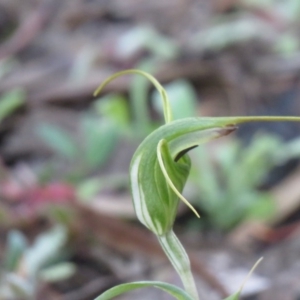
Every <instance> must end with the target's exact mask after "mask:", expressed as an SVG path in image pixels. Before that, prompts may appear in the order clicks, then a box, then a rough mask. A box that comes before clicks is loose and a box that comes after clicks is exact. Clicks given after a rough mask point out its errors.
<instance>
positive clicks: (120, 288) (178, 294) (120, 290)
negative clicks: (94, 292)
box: [95, 281, 194, 300]
mask: <svg viewBox="0 0 300 300" xmlns="http://www.w3.org/2000/svg"><path fill="white" fill-rule="evenodd" d="M143 287H154V288H158V289H161V290H163V291H165V292H167V293H168V294H170V295H172V296H173V297H174V298H175V299H177V300H194V299H193V298H192V297H191V296H190V295H189V294H188V293H187V292H185V291H184V290H182V289H180V288H178V287H177V286H175V285H172V284H168V283H164V282H159V281H139V282H131V283H124V284H120V285H117V286H115V287H113V288H111V289H109V290H107V291H106V292H104V293H103V294H102V295H100V296H99V297H97V298H96V299H95V300H109V299H113V298H114V297H116V296H119V295H121V294H124V293H127V292H130V291H133V290H136V289H140V288H143Z"/></svg>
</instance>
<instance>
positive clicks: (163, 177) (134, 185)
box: [94, 70, 300, 300]
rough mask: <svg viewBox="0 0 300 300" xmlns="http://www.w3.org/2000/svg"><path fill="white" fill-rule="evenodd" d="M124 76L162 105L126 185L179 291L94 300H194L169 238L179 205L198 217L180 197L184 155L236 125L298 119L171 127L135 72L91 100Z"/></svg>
mask: <svg viewBox="0 0 300 300" xmlns="http://www.w3.org/2000/svg"><path fill="white" fill-rule="evenodd" d="M125 74H139V75H142V76H145V77H146V78H148V79H149V80H150V81H151V82H152V83H153V85H154V86H155V88H156V89H157V90H158V92H159V94H160V96H161V98H162V101H163V111H164V118H165V122H166V124H165V125H163V126H161V127H159V128H158V129H156V130H155V131H153V132H152V133H151V134H149V135H148V136H147V137H146V138H145V140H144V141H143V142H142V143H141V144H140V146H139V147H138V149H137V150H136V152H135V154H134V155H133V158H132V161H131V164H130V183H131V191H132V196H133V205H134V208H135V211H136V214H137V217H138V219H139V220H140V222H141V223H142V224H144V225H145V226H146V227H147V228H148V229H149V230H151V231H152V232H153V233H154V234H155V235H156V236H157V238H158V241H159V243H160V244H161V246H162V249H163V250H164V252H165V253H166V255H167V257H168V258H169V260H170V261H171V263H172V265H173V267H174V268H175V270H176V271H177V273H178V274H179V276H180V278H181V280H182V282H183V286H184V290H182V289H180V288H178V287H176V286H174V285H170V284H167V283H163V282H151V281H150V282H148V281H146V282H145V281H143V282H132V283H125V284H121V285H119V286H116V287H113V288H111V289H110V290H108V291H106V292H104V293H103V294H102V295H100V296H99V297H98V298H96V300H106V299H111V298H113V297H115V296H118V295H120V294H122V293H125V292H128V291H131V290H134V289H137V288H142V287H146V286H152V287H156V288H160V289H162V290H164V291H166V292H168V293H169V294H171V295H172V296H174V297H175V298H176V299H181V300H198V299H199V297H198V292H197V288H196V284H195V281H194V278H193V274H192V272H191V267H190V262H189V258H188V256H187V254H186V252H185V249H184V247H183V246H182V245H181V243H180V241H179V240H178V238H177V237H176V235H175V233H174V232H173V224H174V221H175V218H176V213H177V207H178V204H179V201H180V200H182V201H183V202H184V203H185V204H186V205H187V206H188V207H190V208H191V209H192V211H194V213H195V214H196V215H197V216H198V217H199V215H198V213H197V211H196V210H195V209H194V208H193V206H192V205H191V204H190V203H189V202H188V201H187V200H186V199H185V198H184V197H183V196H182V194H181V193H182V190H183V188H184V186H185V183H186V180H187V178H188V176H189V173H190V168H191V161H190V158H189V156H188V154H187V152H188V151H190V150H191V149H193V148H195V147H197V146H198V145H199V144H202V143H205V142H208V141H210V140H213V139H215V138H218V137H221V136H224V135H227V134H229V133H231V132H232V131H234V130H236V128H237V127H236V125H237V124H239V123H245V122H253V121H300V117H269V116H261V117H221V118H197V117H193V118H183V119H179V120H175V121H173V117H172V111H171V107H170V104H169V99H168V95H167V93H166V91H165V89H164V88H163V87H162V86H161V85H160V83H159V82H158V81H157V80H156V79H155V78H154V77H152V76H151V75H150V74H148V73H145V72H143V71H140V70H126V71H121V72H119V73H116V74H114V75H112V76H111V77H109V78H108V79H107V80H106V81H104V82H103V83H102V84H101V85H100V86H99V88H98V89H97V90H96V92H95V94H94V95H97V94H98V93H99V92H100V91H101V89H102V88H103V87H104V86H105V85H106V84H108V83H109V82H110V81H112V80H114V79H115V78H117V77H119V76H121V75H125ZM240 293H241V288H240V289H239V291H238V292H237V293H235V294H234V295H232V296H230V297H229V298H226V299H227V300H236V299H239V295H240Z"/></svg>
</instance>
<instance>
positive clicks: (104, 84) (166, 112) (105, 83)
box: [94, 69, 173, 123]
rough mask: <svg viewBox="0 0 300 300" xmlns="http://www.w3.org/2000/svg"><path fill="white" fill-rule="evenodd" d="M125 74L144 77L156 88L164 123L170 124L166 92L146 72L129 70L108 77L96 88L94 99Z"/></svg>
mask: <svg viewBox="0 0 300 300" xmlns="http://www.w3.org/2000/svg"><path fill="white" fill-rule="evenodd" d="M126 74H139V75H142V76H144V77H146V78H147V79H149V80H150V81H151V82H152V84H153V85H154V86H155V87H156V89H157V91H158V92H159V94H160V96H161V98H162V102H163V110H164V118H165V122H166V123H169V122H171V121H172V119H173V116H172V110H171V106H170V101H169V98H168V95H167V92H166V90H165V89H164V88H163V86H162V85H161V84H160V83H159V82H158V81H157V80H156V79H155V78H154V77H153V76H152V75H150V74H148V73H146V72H143V71H141V70H137V69H130V70H125V71H120V72H117V73H115V74H113V75H112V76H110V77H108V78H107V79H106V80H104V81H103V83H102V84H100V85H99V86H98V88H97V89H96V91H95V92H94V97H95V96H97V95H99V93H100V92H101V90H102V89H103V88H104V87H105V86H106V85H107V84H109V83H110V82H111V81H112V80H114V79H116V78H117V77H119V76H122V75H126Z"/></svg>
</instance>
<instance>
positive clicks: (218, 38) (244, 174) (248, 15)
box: [0, 0, 300, 300]
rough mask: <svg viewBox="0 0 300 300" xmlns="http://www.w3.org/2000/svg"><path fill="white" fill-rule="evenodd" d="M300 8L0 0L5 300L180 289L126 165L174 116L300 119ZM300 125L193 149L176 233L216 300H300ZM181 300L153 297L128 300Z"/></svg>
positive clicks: (262, 127) (254, 2)
mask: <svg viewBox="0 0 300 300" xmlns="http://www.w3.org/2000/svg"><path fill="white" fill-rule="evenodd" d="M299 16H300V1H299V0H285V1H283V0H281V1H280V0H260V1H258V0H240V1H239V0H213V1H205V0H164V1H159V0H152V1H147V0H126V1H124V0H64V1H59V0H14V1H11V0H0V258H1V260H0V261H1V263H0V299H1V300H2V299H3V300H10V299H11V300H15V299H45V300H47V299H55V300H56V299H57V300H88V299H93V298H94V297H96V296H97V295H99V294H100V293H101V292H103V291H104V290H106V289H108V288H110V287H112V286H113V285H116V284H119V283H122V282H129V281H133V280H161V281H167V282H170V283H173V284H178V285H181V283H180V280H179V278H178V277H177V275H176V274H175V271H173V270H172V268H171V266H170V264H169V262H168V261H167V259H166V258H165V256H164V253H163V252H162V251H161V250H160V247H159V245H158V243H157V241H156V239H155V237H154V236H153V235H152V234H151V233H150V232H148V231H147V230H146V229H145V228H144V227H142V226H141V225H140V224H139V223H138V222H137V220H136V217H135V214H134V211H133V207H132V203H131V196H130V191H129V189H128V167H129V163H130V159H131V157H132V155H133V153H134V151H135V149H136V147H137V146H138V145H139V143H140V142H141V141H142V140H143V139H144V138H145V137H146V136H147V135H148V134H149V133H150V132H151V131H152V130H154V129H155V128H157V127H158V126H160V125H162V124H163V116H162V108H161V103H160V99H159V97H158V95H157V93H156V92H155V91H154V89H153V87H152V86H151V85H150V83H149V82H148V81H147V80H145V79H144V78H141V77H138V76H125V77H122V78H119V79H117V80H115V81H113V82H111V83H110V84H109V85H108V86H106V87H105V89H104V90H103V92H102V93H101V95H100V96H99V97H93V96H92V94H93V92H94V90H95V89H96V87H97V86H98V85H99V84H100V83H101V82H103V80H104V79H106V78H107V77H108V76H109V75H111V74H113V73H114V72H116V71H120V70H124V69H128V68H139V69H142V70H145V71H147V72H150V73H151V74H153V75H154V76H155V77H156V78H157V79H158V80H159V81H160V82H161V83H162V84H163V85H164V86H165V88H166V89H167V91H168V93H169V97H170V99H171V104H172V107H173V110H174V116H175V118H176V119H178V118H184V117H188V116H234V115H282V116H283V115H296V116H299V115H300V102H299V86H300V85H299V83H300V22H299ZM299 133H300V126H299V124H297V123H268V124H263V123H256V124H251V125H243V126H240V128H239V130H238V131H237V132H236V133H235V134H231V135H230V136H227V137H226V138H221V139H219V140H217V141H214V142H213V143H209V144H207V145H205V146H203V147H199V148H197V149H195V150H193V151H192V152H191V157H192V161H193V168H192V171H191V174H190V177H189V181H188V184H187V186H186V189H185V191H184V194H185V196H186V197H187V198H188V199H189V200H190V201H191V202H192V203H193V205H194V206H195V207H196V208H197V210H198V211H199V212H200V214H201V216H202V218H201V219H200V220H198V219H197V218H195V216H194V215H193V213H192V212H191V211H189V210H188V209H187V207H184V206H182V207H180V209H179V212H178V219H177V222H176V224H175V231H176V232H177V233H178V235H179V237H180V239H181V240H182V242H183V244H184V245H185V246H186V248H187V251H188V253H189V254H190V256H191V261H192V265H193V270H194V273H195V276H196V278H197V285H198V287H199V290H201V291H202V292H201V293H202V294H203V295H204V299H210V300H214V299H216V300H218V299H221V298H222V297H224V296H225V295H226V294H228V293H232V292H234V291H236V290H237V289H238V288H239V286H240V284H241V283H242V281H243V279H244V278H245V277H246V275H247V273H248V271H249V270H250V269H251V267H252V265H253V264H254V263H255V261H256V260H257V259H258V258H259V257H261V256H264V260H263V262H262V263H261V264H260V266H259V267H258V269H257V270H256V272H255V274H254V275H253V276H252V277H251V278H250V279H249V281H248V283H247V285H246V286H245V289H244V293H243V299H248V300H250V299H257V300H271V299H272V300H276V299H278V300H282V299H285V300H297V299H300V284H299V282H300V263H299V262H300V259H299V258H300V184H299V183H300V167H299V166H298V164H299V158H300V139H299ZM132 298H135V299H141V298H142V299H169V298H168V297H166V295H165V294H161V293H159V292H158V291H156V290H152V289H150V290H148V289H146V290H141V291H138V292H136V293H133V294H131V295H124V296H122V297H120V298H119V299H123V300H124V299H132Z"/></svg>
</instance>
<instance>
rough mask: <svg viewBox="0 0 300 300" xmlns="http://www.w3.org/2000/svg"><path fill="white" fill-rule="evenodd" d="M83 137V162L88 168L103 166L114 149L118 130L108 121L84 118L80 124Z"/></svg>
mask: <svg viewBox="0 0 300 300" xmlns="http://www.w3.org/2000/svg"><path fill="white" fill-rule="evenodd" d="M81 127H82V133H83V136H84V147H85V155H84V156H85V157H84V158H85V161H86V163H87V165H88V166H89V167H91V168H92V167H99V166H101V165H102V164H104V163H105V162H106V161H107V159H108V157H109V156H110V155H111V153H112V151H113V149H114V148H115V145H116V142H117V140H118V136H119V130H118V128H117V126H116V124H114V123H113V122H111V121H110V120H108V119H104V120H98V119H93V118H85V119H84V120H83V122H82V125H81Z"/></svg>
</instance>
